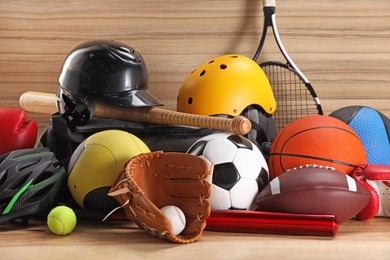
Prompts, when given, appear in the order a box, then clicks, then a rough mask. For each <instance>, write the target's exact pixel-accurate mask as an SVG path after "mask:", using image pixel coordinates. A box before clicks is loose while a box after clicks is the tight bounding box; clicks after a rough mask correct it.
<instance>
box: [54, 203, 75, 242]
mask: <svg viewBox="0 0 390 260" xmlns="http://www.w3.org/2000/svg"><path fill="white" fill-rule="evenodd" d="M76 222H77V220H76V214H75V213H74V211H73V210H72V209H71V208H69V207H67V206H58V207H55V208H54V209H52V210H51V211H50V213H49V215H48V216H47V226H48V227H49V229H50V231H51V232H52V233H53V234H56V235H59V236H62V235H68V234H69V233H70V232H72V231H73V229H74V228H75V226H76Z"/></svg>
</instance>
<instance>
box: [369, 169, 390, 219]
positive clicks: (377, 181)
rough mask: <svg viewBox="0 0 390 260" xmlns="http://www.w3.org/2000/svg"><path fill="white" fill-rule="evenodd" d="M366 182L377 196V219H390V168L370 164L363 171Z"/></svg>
mask: <svg viewBox="0 0 390 260" xmlns="http://www.w3.org/2000/svg"><path fill="white" fill-rule="evenodd" d="M363 172H364V175H365V177H366V181H367V183H368V184H370V185H371V186H372V187H373V188H374V189H375V191H376V192H377V193H378V196H379V201H378V203H379V209H378V212H377V214H376V216H378V217H390V193H389V191H390V166H389V165H380V164H371V165H369V166H367V167H366V168H365V169H364V171H363Z"/></svg>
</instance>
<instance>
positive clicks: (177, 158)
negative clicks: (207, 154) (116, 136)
mask: <svg viewBox="0 0 390 260" xmlns="http://www.w3.org/2000/svg"><path fill="white" fill-rule="evenodd" d="M208 175H209V170H208V167H207V165H206V163H205V162H204V161H203V160H202V159H201V158H200V157H198V156H194V155H190V154H186V153H179V152H167V153H163V152H162V151H158V152H152V153H146V154H141V155H138V156H135V157H133V158H132V159H131V160H130V161H129V162H128V164H127V165H126V172H125V175H124V176H123V175H122V177H120V178H119V179H118V181H117V182H116V183H114V185H113V186H112V187H111V189H110V191H109V193H108V194H109V195H110V196H113V197H115V199H116V200H117V201H118V202H119V203H120V204H121V205H124V208H125V211H126V215H127V217H128V218H129V219H130V220H133V221H135V223H136V224H137V225H138V226H139V227H141V228H143V229H145V230H146V231H147V232H148V233H149V234H151V235H153V236H156V237H159V238H164V239H167V240H169V241H172V242H176V243H190V242H193V241H195V240H197V239H198V238H199V237H200V236H201V234H202V232H203V229H204V228H205V226H206V218H207V217H208V216H209V215H210V210H211V209H210V204H209V201H208V198H209V196H210V184H209V183H208V182H207V181H206V180H205V179H206V177H207V176H208ZM167 205H174V206H177V207H179V208H180V209H181V210H182V211H183V213H184V215H185V217H186V226H185V228H184V230H183V231H182V232H181V233H180V234H179V235H177V236H176V235H174V234H173V232H172V228H171V225H170V223H169V221H168V219H167V218H166V217H165V216H164V214H163V213H162V212H161V211H160V209H161V208H162V207H164V206H167Z"/></svg>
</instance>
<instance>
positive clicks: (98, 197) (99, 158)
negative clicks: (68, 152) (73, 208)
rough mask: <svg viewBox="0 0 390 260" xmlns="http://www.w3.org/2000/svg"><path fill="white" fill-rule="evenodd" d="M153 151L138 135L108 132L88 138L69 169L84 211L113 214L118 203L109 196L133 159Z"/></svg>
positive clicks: (74, 192) (71, 184) (70, 183)
mask: <svg viewBox="0 0 390 260" xmlns="http://www.w3.org/2000/svg"><path fill="white" fill-rule="evenodd" d="M148 152H150V150H149V148H148V147H147V146H146V144H145V143H144V142H143V141H142V140H140V139H139V138H138V137H136V136H135V135H133V134H131V133H128V132H125V131H121V130H105V131H101V132H98V133H95V134H93V135H91V136H89V137H88V138H87V139H85V140H84V141H83V142H82V143H81V144H80V145H79V146H78V147H77V149H76V150H75V151H74V153H73V154H72V157H71V159H70V162H69V166H68V172H69V175H68V187H69V190H70V192H71V194H72V197H73V198H74V200H75V201H76V202H77V204H79V206H80V207H82V208H84V209H94V210H100V211H107V212H108V211H110V210H112V209H113V208H115V207H116V206H118V205H117V202H116V201H115V199H113V198H112V197H109V196H108V195H107V192H108V190H109V189H110V188H111V186H112V184H113V183H114V181H115V180H116V179H117V178H118V176H119V175H120V174H121V173H122V172H123V171H124V170H125V165H126V163H127V161H129V160H130V159H131V158H132V157H134V156H136V155H139V154H141V153H148Z"/></svg>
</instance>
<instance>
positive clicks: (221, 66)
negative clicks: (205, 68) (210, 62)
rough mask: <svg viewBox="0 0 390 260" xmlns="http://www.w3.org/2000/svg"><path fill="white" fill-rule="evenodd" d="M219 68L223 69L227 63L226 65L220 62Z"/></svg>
mask: <svg viewBox="0 0 390 260" xmlns="http://www.w3.org/2000/svg"><path fill="white" fill-rule="evenodd" d="M219 68H220V69H221V70H224V69H226V68H227V65H226V64H221V65H219Z"/></svg>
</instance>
